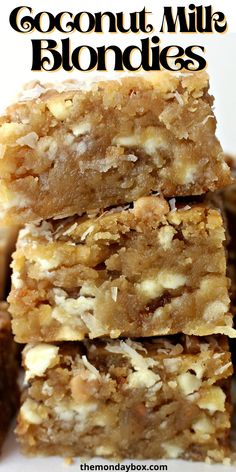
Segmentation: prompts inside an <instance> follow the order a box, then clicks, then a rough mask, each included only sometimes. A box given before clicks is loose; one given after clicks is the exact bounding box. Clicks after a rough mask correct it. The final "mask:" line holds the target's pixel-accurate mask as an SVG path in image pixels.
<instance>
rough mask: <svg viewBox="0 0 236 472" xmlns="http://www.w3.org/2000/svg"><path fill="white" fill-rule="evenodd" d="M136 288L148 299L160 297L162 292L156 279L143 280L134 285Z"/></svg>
mask: <svg viewBox="0 0 236 472" xmlns="http://www.w3.org/2000/svg"><path fill="white" fill-rule="evenodd" d="M136 288H137V289H138V291H139V292H140V293H141V294H143V295H144V296H146V297H148V298H149V299H152V298H157V297H160V296H161V295H162V293H163V288H162V286H161V285H160V283H159V280H158V279H146V280H143V282H141V283H140V284H137V285H136Z"/></svg>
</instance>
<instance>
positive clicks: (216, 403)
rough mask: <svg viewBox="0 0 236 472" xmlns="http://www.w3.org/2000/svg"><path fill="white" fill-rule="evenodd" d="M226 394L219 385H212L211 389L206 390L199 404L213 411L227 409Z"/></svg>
mask: <svg viewBox="0 0 236 472" xmlns="http://www.w3.org/2000/svg"><path fill="white" fill-rule="evenodd" d="M225 399H226V395H225V393H224V392H223V390H222V389H221V388H220V387H218V386H215V385H214V386H212V387H211V388H210V389H209V390H207V391H206V392H204V396H202V397H201V398H200V399H199V400H198V402H197V404H198V406H199V407H200V408H202V409H205V410H209V411H210V412H211V413H214V412H215V411H222V412H223V411H225Z"/></svg>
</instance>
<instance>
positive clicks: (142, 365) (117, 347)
mask: <svg viewBox="0 0 236 472" xmlns="http://www.w3.org/2000/svg"><path fill="white" fill-rule="evenodd" d="M106 349H107V351H109V352H114V353H116V354H123V355H124V356H126V357H129V358H130V361H131V364H132V366H133V368H134V369H135V370H147V369H149V368H151V367H154V366H155V365H157V362H156V361H155V360H154V359H152V358H150V357H143V356H141V354H139V353H138V352H137V351H136V350H135V349H133V347H131V346H130V345H129V344H128V343H127V342H125V341H120V343H119V344H118V343H117V344H113V345H109V344H108V345H107V346H106Z"/></svg>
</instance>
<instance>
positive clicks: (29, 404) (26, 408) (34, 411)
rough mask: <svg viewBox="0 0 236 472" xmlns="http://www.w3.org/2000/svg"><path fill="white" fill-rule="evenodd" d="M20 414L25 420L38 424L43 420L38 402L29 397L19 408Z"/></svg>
mask: <svg viewBox="0 0 236 472" xmlns="http://www.w3.org/2000/svg"><path fill="white" fill-rule="evenodd" d="M20 414H21V416H22V417H23V418H24V420H25V421H27V422H28V423H31V424H40V423H42V421H43V418H42V416H41V415H40V413H39V405H38V403H37V402H36V401H34V400H32V399H31V398H27V400H26V401H25V402H24V403H23V405H22V407H21V409H20Z"/></svg>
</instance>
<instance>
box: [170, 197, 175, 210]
mask: <svg viewBox="0 0 236 472" xmlns="http://www.w3.org/2000/svg"><path fill="white" fill-rule="evenodd" d="M175 202H176V199H175V198H171V199H170V200H169V205H170V210H171V211H176V206H175Z"/></svg>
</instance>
